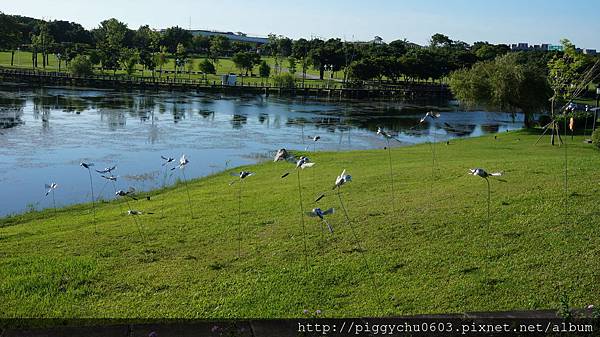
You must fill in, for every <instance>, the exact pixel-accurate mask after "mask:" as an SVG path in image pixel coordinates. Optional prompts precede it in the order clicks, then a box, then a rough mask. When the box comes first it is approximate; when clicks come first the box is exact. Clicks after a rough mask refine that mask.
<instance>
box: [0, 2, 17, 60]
mask: <svg viewBox="0 0 600 337" xmlns="http://www.w3.org/2000/svg"><path fill="white" fill-rule="evenodd" d="M21 37H22V34H21V31H20V30H19V25H18V23H17V21H16V20H14V19H13V17H12V16H10V15H6V14H4V13H2V12H0V49H8V50H10V52H11V53H10V65H11V66H13V65H14V61H15V50H16V49H17V48H19V46H20V44H21Z"/></svg>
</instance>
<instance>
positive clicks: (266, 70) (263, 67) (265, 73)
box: [258, 60, 271, 78]
mask: <svg viewBox="0 0 600 337" xmlns="http://www.w3.org/2000/svg"><path fill="white" fill-rule="evenodd" d="M258 73H259V75H260V77H262V78H268V77H269V76H270V75H271V67H270V66H269V65H268V64H267V62H266V61H264V60H263V61H262V62H261V63H260V65H259V66H258Z"/></svg>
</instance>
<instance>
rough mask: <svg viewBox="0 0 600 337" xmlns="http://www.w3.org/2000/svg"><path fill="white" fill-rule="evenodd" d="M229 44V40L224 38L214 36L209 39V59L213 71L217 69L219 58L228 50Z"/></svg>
mask: <svg viewBox="0 0 600 337" xmlns="http://www.w3.org/2000/svg"><path fill="white" fill-rule="evenodd" d="M229 44H230V43H229V39H228V38H226V37H224V36H221V35H215V36H213V37H212V38H211V41H210V52H209V55H210V57H209V58H210V59H211V60H212V62H213V64H214V65H215V69H217V67H218V66H219V59H220V57H221V56H223V55H224V54H225V52H226V51H227V50H229Z"/></svg>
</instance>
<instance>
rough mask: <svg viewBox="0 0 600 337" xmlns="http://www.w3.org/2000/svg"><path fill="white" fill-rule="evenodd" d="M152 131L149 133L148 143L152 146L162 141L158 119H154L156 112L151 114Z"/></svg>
mask: <svg viewBox="0 0 600 337" xmlns="http://www.w3.org/2000/svg"><path fill="white" fill-rule="evenodd" d="M150 122H151V124H150V129H149V131H148V141H149V142H150V144H156V143H157V142H158V141H159V139H160V129H159V128H158V125H157V124H156V118H155V117H154V110H152V111H151V113H150Z"/></svg>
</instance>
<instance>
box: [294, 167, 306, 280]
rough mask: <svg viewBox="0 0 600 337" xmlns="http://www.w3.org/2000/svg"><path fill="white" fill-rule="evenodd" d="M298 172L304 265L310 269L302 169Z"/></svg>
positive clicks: (297, 170)
mask: <svg viewBox="0 0 600 337" xmlns="http://www.w3.org/2000/svg"><path fill="white" fill-rule="evenodd" d="M296 172H297V173H298V198H299V201H300V223H301V224H302V239H303V241H304V267H305V268H306V269H308V248H307V247H306V227H305V226H304V206H303V205H302V186H301V185H300V170H299V169H296Z"/></svg>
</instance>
